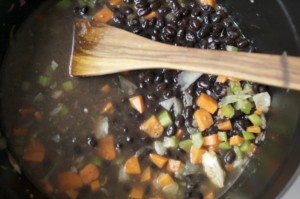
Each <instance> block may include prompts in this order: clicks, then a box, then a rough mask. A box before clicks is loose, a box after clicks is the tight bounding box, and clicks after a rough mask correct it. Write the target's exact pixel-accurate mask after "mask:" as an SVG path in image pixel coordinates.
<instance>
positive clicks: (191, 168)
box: [182, 160, 200, 176]
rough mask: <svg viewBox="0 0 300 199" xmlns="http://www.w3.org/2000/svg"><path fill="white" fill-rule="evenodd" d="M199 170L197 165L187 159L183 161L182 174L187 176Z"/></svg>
mask: <svg viewBox="0 0 300 199" xmlns="http://www.w3.org/2000/svg"><path fill="white" fill-rule="evenodd" d="M199 171H200V167H199V165H196V164H192V163H191V162H190V161H189V160H188V161H186V162H185V165H184V168H183V170H182V175H184V176H187V175H191V174H195V173H198V172H199Z"/></svg>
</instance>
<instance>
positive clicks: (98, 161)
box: [92, 156, 102, 167]
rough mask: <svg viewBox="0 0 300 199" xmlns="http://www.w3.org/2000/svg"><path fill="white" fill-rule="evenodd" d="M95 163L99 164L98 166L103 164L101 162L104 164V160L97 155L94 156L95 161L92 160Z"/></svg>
mask: <svg viewBox="0 0 300 199" xmlns="http://www.w3.org/2000/svg"><path fill="white" fill-rule="evenodd" d="M92 162H93V163H94V164H95V165H97V166H99V167H100V166H101V164H102V160H101V159H100V158H99V157H97V156H95V157H94V158H93V161H92Z"/></svg>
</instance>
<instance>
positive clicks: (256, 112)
mask: <svg viewBox="0 0 300 199" xmlns="http://www.w3.org/2000/svg"><path fill="white" fill-rule="evenodd" d="M254 113H255V114H256V115H261V114H262V113H263V111H262V110H261V109H256V110H255V111H254Z"/></svg>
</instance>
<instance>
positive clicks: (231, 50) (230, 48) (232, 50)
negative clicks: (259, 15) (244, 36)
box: [225, 45, 238, 52]
mask: <svg viewBox="0 0 300 199" xmlns="http://www.w3.org/2000/svg"><path fill="white" fill-rule="evenodd" d="M225 48H226V51H229V52H237V51H238V48H237V47H235V46H231V45H226V46H225Z"/></svg>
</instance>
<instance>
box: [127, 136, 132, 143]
mask: <svg viewBox="0 0 300 199" xmlns="http://www.w3.org/2000/svg"><path fill="white" fill-rule="evenodd" d="M125 139H126V142H128V143H132V142H133V137H131V136H126V138H125Z"/></svg>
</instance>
